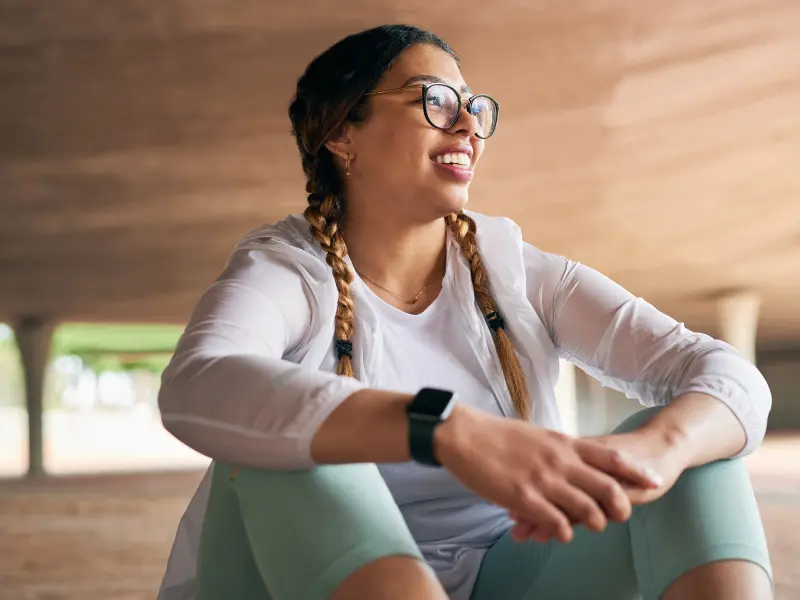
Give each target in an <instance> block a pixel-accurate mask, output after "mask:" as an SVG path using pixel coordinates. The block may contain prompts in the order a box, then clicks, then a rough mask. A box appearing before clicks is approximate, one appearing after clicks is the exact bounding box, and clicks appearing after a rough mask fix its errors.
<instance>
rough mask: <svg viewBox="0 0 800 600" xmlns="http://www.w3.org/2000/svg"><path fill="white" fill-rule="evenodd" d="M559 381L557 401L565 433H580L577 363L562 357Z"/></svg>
mask: <svg viewBox="0 0 800 600" xmlns="http://www.w3.org/2000/svg"><path fill="white" fill-rule="evenodd" d="M558 362H559V365H558V366H559V372H558V383H557V384H556V402H557V403H558V411H559V412H560V413H561V423H562V424H563V425H564V433H567V434H568V435H578V397H577V389H576V382H575V365H573V364H572V363H571V362H568V361H566V360H563V359H560V360H559V361H558Z"/></svg>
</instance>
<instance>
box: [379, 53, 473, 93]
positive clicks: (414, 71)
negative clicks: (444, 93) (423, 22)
mask: <svg viewBox="0 0 800 600" xmlns="http://www.w3.org/2000/svg"><path fill="white" fill-rule="evenodd" d="M423 75H429V76H431V77H432V78H434V80H435V79H438V80H441V81H444V82H445V83H449V84H450V85H452V86H453V87H454V88H456V89H457V90H458V89H461V88H464V87H466V83H465V82H464V78H463V77H462V75H461V70H460V69H459V68H458V64H457V63H456V61H455V59H453V57H452V56H450V55H449V54H448V53H447V52H445V51H444V50H441V49H439V48H437V47H436V46H431V45H429V44H417V45H415V46H411V47H410V48H408V49H407V50H405V51H404V52H403V53H402V54H401V55H400V56H399V57H398V58H397V60H396V61H395V62H394V64H393V65H392V68H391V69H389V70H388V71H387V72H386V74H385V75H384V76H383V78H382V79H383V81H382V86H385V87H387V88H392V87H399V86H401V85H404V84H405V83H406V82H407V81H408V80H409V79H411V78H412V77H420V76H423Z"/></svg>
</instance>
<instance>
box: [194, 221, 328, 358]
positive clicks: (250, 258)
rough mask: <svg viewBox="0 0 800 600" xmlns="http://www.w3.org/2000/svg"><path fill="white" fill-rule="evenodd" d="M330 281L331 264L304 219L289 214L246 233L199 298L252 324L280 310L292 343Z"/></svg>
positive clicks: (323, 294)
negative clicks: (273, 222) (202, 297)
mask: <svg viewBox="0 0 800 600" xmlns="http://www.w3.org/2000/svg"><path fill="white" fill-rule="evenodd" d="M329 280H331V281H332V276H331V273H330V268H329V267H328V266H327V264H326V263H325V260H324V253H323V251H322V249H321V248H320V247H319V245H318V244H316V243H315V241H314V240H313V238H311V235H310V233H309V231H308V225H307V224H306V222H305V219H303V217H302V215H300V216H295V215H292V216H291V217H288V218H287V219H284V220H282V221H280V222H278V223H275V224H271V225H264V226H262V227H259V228H256V229H253V230H251V231H249V232H247V233H246V234H245V235H244V236H243V237H242V238H241V239H240V240H239V242H238V243H237V244H236V246H235V247H234V249H233V251H232V252H231V253H230V255H229V256H228V260H227V262H226V264H225V267H224V269H223V270H222V272H221V273H220V274H219V276H218V277H217V278H216V280H215V281H214V282H213V284H212V285H211V286H210V288H209V289H208V291H207V292H206V294H205V296H204V299H203V301H201V302H202V303H205V304H213V305H214V306H216V308H214V310H216V311H221V310H225V311H227V312H229V313H232V312H236V313H238V314H239V315H241V318H244V319H245V320H247V321H248V322H251V323H258V322H260V320H263V318H266V316H265V315H267V314H271V315H273V316H274V315H276V314H277V313H279V314H280V315H281V317H282V318H283V321H284V322H285V323H286V325H287V327H288V330H289V341H290V342H294V341H297V340H299V339H301V338H302V336H303V332H304V331H305V330H306V329H307V328H308V326H309V323H310V321H311V315H312V314H313V312H314V311H315V309H316V308H318V307H319V306H320V305H321V304H323V303H324V302H325V300H326V299H327V298H326V297H325V293H326V291H327V288H328V287H329V286H328V285H327V284H328V283H331V281H329ZM225 307H227V308H225ZM276 311H277V312H276Z"/></svg>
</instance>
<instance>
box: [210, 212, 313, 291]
mask: <svg viewBox="0 0 800 600" xmlns="http://www.w3.org/2000/svg"><path fill="white" fill-rule="evenodd" d="M328 271H329V269H328V268H327V264H326V263H325V255H324V252H323V250H322V248H321V247H320V246H319V244H317V243H316V241H315V240H314V239H313V238H312V237H311V233H310V231H309V227H308V222H307V221H306V220H305V218H304V217H303V216H302V215H289V216H288V217H286V218H285V219H283V220H281V221H278V222H276V223H274V224H267V225H262V226H260V227H257V228H255V229H252V230H250V231H248V232H247V233H246V234H245V235H244V236H243V237H242V238H241V239H240V240H239V242H238V243H237V244H236V246H235V247H234V249H233V251H232V252H231V253H230V255H229V256H228V261H227V263H226V265H225V270H224V272H223V274H222V278H228V277H239V278H244V279H247V280H251V281H252V282H253V283H256V282H258V283H260V284H262V285H268V286H270V287H277V286H279V285H281V284H289V283H291V282H292V281H294V282H295V283H299V282H300V281H302V280H304V279H305V280H308V279H324V278H325V277H326V275H327V274H328Z"/></svg>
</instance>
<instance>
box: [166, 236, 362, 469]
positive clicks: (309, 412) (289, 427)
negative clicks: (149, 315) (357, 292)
mask: <svg viewBox="0 0 800 600" xmlns="http://www.w3.org/2000/svg"><path fill="white" fill-rule="evenodd" d="M311 294H312V292H311V290H309V289H308V286H306V285H305V283H304V281H303V279H302V277H301V276H300V274H299V273H298V272H297V271H296V269H294V268H292V267H291V266H289V265H287V264H285V263H283V262H281V261H280V260H277V258H276V257H275V256H274V255H273V254H271V253H270V252H267V251H264V250H252V249H250V250H237V251H236V252H234V254H233V255H232V257H231V259H230V260H229V262H228V265H227V267H226V268H225V270H224V272H223V273H222V275H221V276H220V277H219V278H218V279H217V281H216V282H214V284H213V285H211V287H210V288H209V289H208V290H207V291H206V292H205V294H204V295H203V296H202V298H201V299H200V301H199V303H198V305H197V307H196V308H195V310H194V313H193V315H192V317H191V320H190V322H189V324H188V326H187V328H186V330H185V332H184V333H183V336H182V337H181V339H180V341H179V343H178V347H177V349H176V352H175V354H174V356H173V357H172V360H171V362H170V364H169V365H168V367H167V368H166V370H165V371H164V374H163V376H162V382H161V390H160V392H159V398H158V402H159V407H160V410H161V417H162V422H163V424H164V427H165V428H166V429H167V430H168V431H169V432H170V433H171V434H172V435H174V436H175V437H176V438H178V439H179V440H180V441H182V442H183V443H184V444H186V445H187V446H189V447H190V448H192V449H194V450H196V451H197V452H200V453H201V454H205V455H207V456H209V457H211V458H213V459H215V460H219V461H223V462H227V463H229V464H233V465H239V466H243V467H251V468H258V469H273V470H275V469H281V470H293V469H304V468H309V467H311V466H313V460H312V458H311V453H310V446H311V440H312V438H313V436H314V434H315V433H316V431H317V429H318V428H319V426H320V425H321V424H322V422H323V421H324V420H325V418H327V416H328V415H329V414H330V413H331V412H333V410H334V409H335V408H336V407H338V406H339V405H340V404H341V403H342V402H343V401H344V400H345V399H346V398H347V397H349V396H350V395H351V394H352V393H354V392H355V391H357V390H359V389H362V388H363V387H364V386H363V384H361V383H359V382H358V381H356V380H355V379H351V378H345V377H339V376H337V375H335V374H333V373H326V372H321V371H317V370H314V369H309V368H306V367H304V366H300V365H298V364H296V363H293V362H290V361H287V360H285V359H284V356H285V355H286V354H287V352H289V351H290V350H292V349H293V348H294V347H295V346H297V345H298V344H300V343H301V342H303V341H304V339H305V337H306V336H307V334H308V330H309V323H310V322H311V306H313V305H314V300H313V296H312V295H311ZM331 318H333V315H331ZM331 341H333V340H331ZM315 366H316V365H315Z"/></svg>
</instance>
